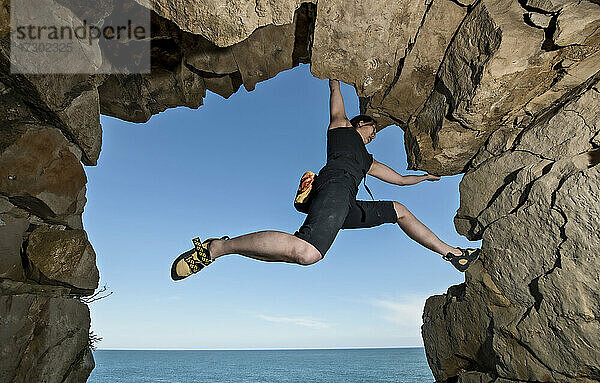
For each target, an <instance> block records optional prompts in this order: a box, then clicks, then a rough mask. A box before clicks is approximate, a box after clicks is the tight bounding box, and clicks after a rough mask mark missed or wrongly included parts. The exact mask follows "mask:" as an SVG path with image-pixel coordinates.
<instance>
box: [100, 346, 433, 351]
mask: <svg viewBox="0 0 600 383" xmlns="http://www.w3.org/2000/svg"><path fill="white" fill-rule="evenodd" d="M400 348H423V349H424V348H425V347H424V346H373V347H352V346H351V347H264V348H263V347H259V348H97V349H96V351H284V350H364V349H400Z"/></svg>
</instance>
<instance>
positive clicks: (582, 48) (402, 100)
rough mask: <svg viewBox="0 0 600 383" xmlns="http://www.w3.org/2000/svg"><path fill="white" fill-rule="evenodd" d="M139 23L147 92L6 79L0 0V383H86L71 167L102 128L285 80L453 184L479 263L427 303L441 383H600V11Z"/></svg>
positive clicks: (308, 12)
mask: <svg viewBox="0 0 600 383" xmlns="http://www.w3.org/2000/svg"><path fill="white" fill-rule="evenodd" d="M57 2H58V3H60V4H61V5H62V6H64V7H67V8H71V9H72V10H74V11H75V13H76V14H81V12H83V13H84V14H85V15H86V17H96V18H98V19H102V18H104V17H107V16H110V15H111V13H112V12H114V9H113V8H111V7H112V5H111V4H112V2H106V4H105V5H104V6H103V7H102V9H99V8H98V9H96V8H94V9H82V8H77V7H76V4H77V3H76V2H75V1H72V0H57ZM138 2H139V3H140V4H141V5H140V6H142V5H144V4H147V2H145V1H142V0H138ZM152 4H153V5H152V7H153V9H154V11H153V12H152V27H153V28H152V30H153V35H152V47H153V56H152V58H153V60H152V63H153V65H152V72H151V73H150V74H140V75H128V76H123V75H68V76H67V75H14V74H10V55H9V35H8V32H9V18H8V17H9V14H10V13H9V2H8V0H1V1H0V97H1V98H0V100H1V103H2V106H1V108H0V239H1V242H0V251H1V257H0V302H2V304H1V305H0V318H1V319H0V323H1V325H2V329H3V331H2V335H1V336H0V340H1V342H0V358H1V362H2V365H3V369H2V371H1V372H0V374H1V375H0V380H2V381H15V382H17V381H67V382H72V381H85V380H86V379H87V376H88V375H89V373H90V371H91V369H92V368H93V358H92V355H91V352H90V350H89V345H88V342H89V340H88V336H89V333H88V332H89V311H88V308H87V306H86V305H85V304H84V303H83V302H82V297H85V296H87V295H90V294H92V293H93V291H94V290H95V289H96V288H97V283H98V271H97V268H96V266H95V257H96V254H95V253H94V251H93V248H92V246H91V244H90V243H89V241H88V240H87V235H86V233H85V231H84V230H83V225H82V222H81V213H82V212H83V207H84V205H85V184H86V177H85V172H84V170H83V167H82V163H83V164H85V165H95V164H96V161H97V159H98V155H99V153H100V149H101V126H100V123H99V116H100V114H101V113H102V114H106V115H111V116H115V117H118V118H121V119H125V120H129V121H135V122H143V121H146V120H148V119H149V118H150V117H151V116H152V115H153V114H156V113H159V112H161V111H163V110H165V109H167V108H171V107H175V106H182V105H185V106H189V107H192V108H197V107H199V106H200V105H202V99H203V97H204V95H205V92H206V90H207V89H209V90H211V91H213V92H215V93H218V94H220V95H221V96H223V97H226V98H227V97H229V95H231V94H232V93H234V92H235V91H236V90H237V89H238V88H239V87H240V86H242V85H243V86H244V87H246V89H248V90H252V89H254V86H255V84H256V83H257V82H259V81H263V80H265V79H267V78H270V77H273V76H275V75H276V74H277V73H278V72H280V71H282V70H286V69H289V68H291V67H293V66H295V65H298V63H310V64H311V72H312V73H313V74H314V75H315V76H317V77H321V78H337V79H340V80H342V81H344V82H347V83H350V84H352V85H353V86H354V87H355V88H356V89H357V93H358V94H359V96H360V101H361V102H360V105H361V112H363V113H369V114H372V115H373V116H374V117H375V118H376V119H377V120H378V122H379V125H380V126H382V127H385V126H387V125H390V124H396V125H398V126H400V127H402V128H403V129H404V130H405V142H406V147H405V149H406V151H407V155H408V158H409V164H410V167H411V168H413V169H422V170H427V171H429V172H432V173H436V174H440V175H448V174H457V173H461V172H462V173H465V176H464V179H463V182H462V183H461V187H460V193H461V207H460V209H459V211H458V213H457V216H456V218H455V225H456V228H457V230H458V231H459V233H461V234H463V235H465V236H467V237H469V238H471V239H483V256H482V260H481V262H478V263H477V264H476V265H475V266H474V267H473V268H472V269H471V270H469V272H467V274H466V279H465V283H463V284H461V285H458V286H452V287H451V288H450V289H449V290H448V292H447V293H446V294H445V295H442V296H434V297H431V298H429V299H428V301H427V304H426V307H425V312H424V325H423V328H422V331H423V338H424V341H425V347H426V351H427V357H428V361H429V363H430V366H431V368H432V371H433V373H434V375H435V378H436V380H437V381H439V382H445V381H447V382H453V381H459V382H464V383H467V382H496V383H503V382H510V381H557V382H587V381H598V380H600V369H599V367H598V366H599V361H600V354H599V351H598V350H600V338H599V337H598V336H599V334H600V324H599V323H600V322H599V321H598V318H600V303H599V302H600V297H599V296H598V291H600V278H599V273H598V269H599V267H598V266H600V258H598V256H597V254H598V252H599V250H600V249H599V246H600V245H598V243H599V242H600V241H599V240H600V238H599V237H598V236H599V234H598V233H599V232H600V231H599V230H598V227H600V218H599V217H600V211H598V209H599V205H598V203H597V201H598V199H599V198H600V177H599V174H598V171H599V169H600V168H599V167H598V166H597V163H598V157H599V155H598V148H599V147H600V134H599V133H600V124H599V121H600V102H599V101H600V90H599V85H598V83H599V81H600V5H599V4H598V2H597V1H596V0H592V1H588V0H582V1H569V0H544V1H542V0H523V1H516V0H475V1H471V0H467V1H462V0H460V1H451V0H429V1H427V2H420V1H412V0H406V1H401V2H389V1H385V0H374V1H369V2H365V1H362V0H348V1H333V2H324V1H322V2H316V1H309V2H302V1H301V0H281V1H277V2H266V1H260V0H258V1H256V2H252V4H249V3H246V2H241V1H238V2H230V8H224V7H221V6H220V5H222V4H221V2H220V1H219V0H209V1H203V2H196V3H195V6H194V7H190V6H189V5H188V4H189V3H188V2H182V1H174V0H170V1H167V0H155V1H154V2H153V3H152ZM78 12H79V13H78Z"/></svg>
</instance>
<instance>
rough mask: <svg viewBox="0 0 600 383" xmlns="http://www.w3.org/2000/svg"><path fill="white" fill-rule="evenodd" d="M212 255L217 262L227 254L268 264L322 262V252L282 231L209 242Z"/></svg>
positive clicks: (261, 232)
mask: <svg viewBox="0 0 600 383" xmlns="http://www.w3.org/2000/svg"><path fill="white" fill-rule="evenodd" d="M209 249H210V254H211V257H212V258H213V259H217V258H219V257H222V256H223V255H227V254H240V255H243V256H245V257H249V258H254V259H258V260H260V261H266V262H288V263H298V264H301V265H310V264H313V263H315V262H317V261H319V260H320V259H321V258H322V256H321V253H319V251H318V250H317V249H316V248H315V247H314V246H313V245H311V244H310V243H308V242H306V241H304V240H303V239H300V238H298V237H295V236H293V235H291V234H288V233H284V232H281V231H272V230H266V231H258V232H256V233H250V234H245V235H241V236H239V237H235V238H231V239H228V240H215V241H212V242H211V243H210V248H209Z"/></svg>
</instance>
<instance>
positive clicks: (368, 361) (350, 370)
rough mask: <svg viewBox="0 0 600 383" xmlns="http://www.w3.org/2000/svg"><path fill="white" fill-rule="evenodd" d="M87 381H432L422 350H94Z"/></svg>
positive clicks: (122, 382)
mask: <svg viewBox="0 0 600 383" xmlns="http://www.w3.org/2000/svg"><path fill="white" fill-rule="evenodd" d="M93 354H94V359H95V361H96V368H94V370H93V371H92V373H91V375H90V378H89V380H88V382H89V383H133V382H136V383H138V382H139V383H146V382H148V383H150V382H169V383H171V382H173V383H188V382H189V383H192V382H193V383H196V382H198V383H200V382H206V383H217V382H235V383H246V382H247V383H251V382H252V383H254V382H265V383H279V382H294V383H295V382H298V383H311V382H319V383H322V382H323V383H325V382H328V383H329V382H330V383H338V382H339V383H342V382H344V383H351V382H360V383H371V382H373V383H382V382H394V383H424V382H428V383H432V382H433V381H434V378H433V375H432V374H431V371H430V370H429V366H428V365H427V360H426V358H425V350H424V349H423V348H358V349H294V350H190V351H187V350H186V351H182V350H176V351H175V350H160V351H159V350H151V351H150V350H96V351H94V352H93Z"/></svg>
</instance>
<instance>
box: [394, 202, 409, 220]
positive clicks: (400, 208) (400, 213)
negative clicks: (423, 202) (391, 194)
mask: <svg viewBox="0 0 600 383" xmlns="http://www.w3.org/2000/svg"><path fill="white" fill-rule="evenodd" d="M393 202H394V210H395V211H396V217H397V218H398V220H401V219H403V218H405V217H406V216H407V215H408V213H409V211H408V209H407V208H406V206H404V205H402V204H401V203H400V202H398V201H393Z"/></svg>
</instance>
